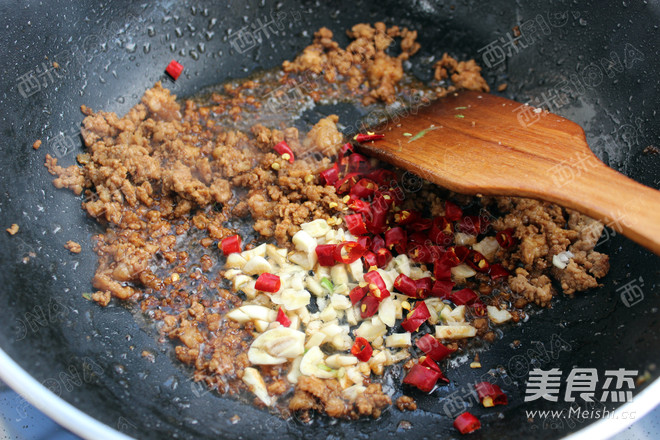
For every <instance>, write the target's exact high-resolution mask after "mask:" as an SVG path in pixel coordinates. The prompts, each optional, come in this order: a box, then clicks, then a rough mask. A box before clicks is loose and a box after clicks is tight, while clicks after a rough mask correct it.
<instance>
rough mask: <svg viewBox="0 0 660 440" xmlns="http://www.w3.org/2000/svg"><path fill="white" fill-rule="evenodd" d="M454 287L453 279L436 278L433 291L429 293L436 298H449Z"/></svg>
mask: <svg viewBox="0 0 660 440" xmlns="http://www.w3.org/2000/svg"><path fill="white" fill-rule="evenodd" d="M453 288H454V282H453V281H447V280H435V282H434V283H433V287H431V291H430V292H429V295H430V296H433V297H435V298H442V299H449V295H450V294H451V289H453Z"/></svg>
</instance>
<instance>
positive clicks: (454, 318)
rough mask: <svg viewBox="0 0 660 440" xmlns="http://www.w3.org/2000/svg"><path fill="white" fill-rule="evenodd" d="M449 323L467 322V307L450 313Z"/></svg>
mask: <svg viewBox="0 0 660 440" xmlns="http://www.w3.org/2000/svg"><path fill="white" fill-rule="evenodd" d="M447 322H465V306H458V307H456V308H455V309H454V310H452V311H451V312H449V315H447Z"/></svg>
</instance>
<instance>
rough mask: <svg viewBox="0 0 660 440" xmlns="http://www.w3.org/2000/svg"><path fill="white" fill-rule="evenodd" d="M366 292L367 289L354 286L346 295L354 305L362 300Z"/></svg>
mask: <svg viewBox="0 0 660 440" xmlns="http://www.w3.org/2000/svg"><path fill="white" fill-rule="evenodd" d="M366 294H367V289H365V288H364V287H360V286H357V287H354V288H353V290H351V292H350V293H349V294H348V297H349V298H350V299H351V304H353V305H355V304H357V303H359V302H360V301H362V298H364V296H365V295H366Z"/></svg>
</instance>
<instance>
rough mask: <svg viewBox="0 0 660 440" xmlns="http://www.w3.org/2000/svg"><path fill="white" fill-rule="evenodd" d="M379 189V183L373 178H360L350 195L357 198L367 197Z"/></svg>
mask: <svg viewBox="0 0 660 440" xmlns="http://www.w3.org/2000/svg"><path fill="white" fill-rule="evenodd" d="M377 189H378V184H376V182H374V181H373V180H370V179H366V178H362V179H360V180H358V181H357V182H356V183H355V185H353V187H352V188H351V192H350V195H351V197H353V198H357V199H366V198H368V197H371V196H372V195H373V193H374V192H375V191H376V190H377Z"/></svg>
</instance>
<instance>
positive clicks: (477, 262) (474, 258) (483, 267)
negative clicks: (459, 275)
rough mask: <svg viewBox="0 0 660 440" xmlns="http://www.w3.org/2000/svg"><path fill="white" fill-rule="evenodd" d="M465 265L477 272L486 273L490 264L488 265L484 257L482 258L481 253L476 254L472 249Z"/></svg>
mask: <svg viewBox="0 0 660 440" xmlns="http://www.w3.org/2000/svg"><path fill="white" fill-rule="evenodd" d="M465 263H466V264H467V265H468V266H470V267H471V268H472V269H474V270H476V271H477V272H488V269H489V268H490V263H488V260H486V257H484V256H483V255H482V254H481V252H477V251H475V250H474V249H472V250H470V253H469V254H468V256H467V258H466V259H465Z"/></svg>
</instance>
